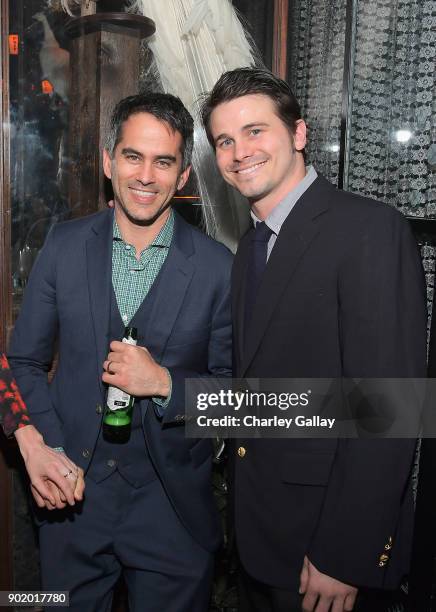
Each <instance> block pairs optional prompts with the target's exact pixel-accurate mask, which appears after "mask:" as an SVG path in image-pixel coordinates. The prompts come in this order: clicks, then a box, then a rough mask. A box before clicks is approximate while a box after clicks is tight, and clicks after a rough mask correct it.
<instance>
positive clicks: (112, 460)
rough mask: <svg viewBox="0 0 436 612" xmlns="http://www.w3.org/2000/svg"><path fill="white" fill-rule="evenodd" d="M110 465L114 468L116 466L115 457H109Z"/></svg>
mask: <svg viewBox="0 0 436 612" xmlns="http://www.w3.org/2000/svg"><path fill="white" fill-rule="evenodd" d="M107 464H108V466H109V467H110V468H113V467H115V466H116V464H117V462H116V461H115V459H109V461H108V462H107Z"/></svg>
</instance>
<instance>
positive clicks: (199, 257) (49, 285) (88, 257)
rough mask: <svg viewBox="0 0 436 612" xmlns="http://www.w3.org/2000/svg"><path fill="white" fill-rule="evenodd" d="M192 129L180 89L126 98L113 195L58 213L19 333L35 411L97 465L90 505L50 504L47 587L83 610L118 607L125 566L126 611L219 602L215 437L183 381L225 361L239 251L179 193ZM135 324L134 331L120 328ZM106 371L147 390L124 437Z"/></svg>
mask: <svg viewBox="0 0 436 612" xmlns="http://www.w3.org/2000/svg"><path fill="white" fill-rule="evenodd" d="M192 143H193V121H192V118H191V116H190V115H189V113H188V112H187V111H186V109H185V108H184V106H183V105H182V103H181V101H180V100H179V99H178V98H175V97H173V96H170V95H166V94H151V95H137V96H131V97H129V98H126V99H124V100H122V101H121V102H120V103H119V104H118V105H117V107H116V108H115V110H114V114H113V117H112V122H111V130H110V134H109V138H108V143H107V149H106V150H105V151H104V170H105V174H106V176H107V177H108V178H110V179H111V181H112V185H113V190H114V202H115V204H114V209H111V210H105V211H103V212H99V213H97V214H95V215H92V216H90V217H85V218H81V219H77V220H74V221H70V222H66V223H62V224H59V225H56V226H54V227H53V229H52V230H51V232H50V234H49V236H48V238H47V240H46V243H45V245H44V248H43V250H42V251H41V253H40V256H39V258H38V260H37V262H36V263H35V266H34V269H33V271H32V274H31V278H30V279H29V283H28V287H27V290H26V295H25V298H24V302H23V306H22V309H21V312H20V316H19V318H18V320H17V324H16V327H15V331H14V335H13V339H12V345H11V350H10V362H11V366H12V369H13V372H14V374H15V376H16V378H17V382H18V384H19V385H20V388H21V390H22V393H23V396H24V399H25V401H26V403H27V406H28V409H29V413H30V415H31V418H32V422H33V423H34V424H35V426H36V427H37V428H38V429H39V431H40V432H41V433H42V435H43V436H44V439H45V441H46V443H47V444H49V445H50V446H51V447H54V448H57V449H63V450H65V452H66V453H67V454H68V456H69V457H71V459H72V460H73V461H74V462H75V463H77V465H79V466H80V467H82V468H83V469H84V470H85V472H86V495H85V499H84V501H83V504H81V506H80V507H79V508H77V507H75V508H71V509H65V510H62V511H53V512H51V513H49V512H48V511H46V512H45V515H40V516H39V520H40V523H41V526H40V549H41V571H42V583H43V588H44V589H53V590H68V591H69V592H70V608H71V609H72V610H77V611H79V610H80V612H87V611H89V612H91V611H95V612H102V611H104V610H108V609H109V608H110V604H111V599H112V589H113V586H114V584H115V583H116V581H117V580H118V578H119V576H120V573H121V572H123V574H124V578H125V581H126V583H127V587H128V593H129V604H130V609H131V611H134V610H141V611H144V612H162V611H163V610H165V612H194V611H196V612H204V611H205V610H207V607H208V599H209V594H210V583H211V574H212V557H213V553H214V551H215V550H216V549H217V547H218V546H219V544H220V540H221V535H220V529H219V521H218V516H217V512H216V509H215V506H214V501H213V497H212V490H211V483H210V471H211V450H212V448H211V442H210V440H192V439H187V438H186V437H185V435H184V412H185V406H184V381H185V379H186V378H190V377H191V378H192V377H198V376H212V375H213V376H226V375H228V374H229V372H230V367H231V357H230V355H231V325H230V307H229V284H230V276H229V275H230V267H231V259H232V257H231V254H230V253H229V252H228V251H227V249H226V248H225V247H223V246H222V245H219V244H218V243H216V242H214V241H213V240H212V239H210V238H208V237H207V236H205V235H203V234H202V233H201V232H199V231H198V230H197V229H194V228H193V227H191V226H190V225H188V224H187V223H186V222H185V221H183V220H182V219H181V218H180V217H179V216H178V215H177V214H176V213H175V212H174V211H172V209H171V206H170V202H171V199H172V197H173V195H174V193H175V192H176V190H178V189H181V188H182V187H183V186H184V184H185V183H186V181H187V179H188V176H189V171H190V158H191V151H192ZM211 270H213V274H211ZM126 325H129V326H133V327H136V328H137V330H138V345H137V346H136V347H135V346H131V345H127V344H124V343H122V342H120V341H119V340H120V339H121V338H122V336H123V332H124V328H125V326H126ZM56 339H57V342H58V355H59V361H58V365H57V370H56V374H55V377H54V379H53V381H52V383H51V384H50V385H49V384H48V383H47V373H48V371H49V369H50V364H51V361H52V358H53V354H54V344H55V340H56ZM108 384H110V385H114V386H117V387H119V388H121V389H123V390H124V391H126V392H127V393H129V394H131V395H133V396H134V397H135V398H136V402H135V406H134V410H133V422H132V431H131V436H130V440H129V441H128V443H126V444H118V445H117V444H111V443H109V442H107V441H106V440H105V439H104V438H103V435H102V428H101V425H102V413H103V412H104V406H105V397H106V389H107V385H108Z"/></svg>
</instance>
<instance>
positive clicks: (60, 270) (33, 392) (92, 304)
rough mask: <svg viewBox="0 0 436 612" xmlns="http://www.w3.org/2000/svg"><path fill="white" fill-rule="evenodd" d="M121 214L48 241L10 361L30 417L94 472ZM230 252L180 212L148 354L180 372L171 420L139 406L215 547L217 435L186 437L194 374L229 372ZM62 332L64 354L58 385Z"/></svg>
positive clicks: (171, 476) (84, 221)
mask: <svg viewBox="0 0 436 612" xmlns="http://www.w3.org/2000/svg"><path fill="white" fill-rule="evenodd" d="M112 225H113V211H110V210H107V211H103V212H99V213H97V214H95V215H92V216H89V217H85V218H81V219H77V220H74V221H69V222H66V223H61V224H59V225H56V226H54V227H53V229H52V230H51V232H50V234H49V236H48V237H47V240H46V243H45V245H44V248H43V249H42V251H41V253H40V255H39V257H38V259H37V261H36V263H35V265H34V268H33V270H32V274H31V276H30V279H29V283H28V286H27V289H26V294H25V297H24V301H23V305H22V308H21V312H20V316H19V317H18V320H17V323H16V326H15V331H14V334H13V337H12V343H11V349H10V363H11V368H12V370H13V372H14V375H15V376H16V379H17V382H18V384H19V387H20V389H21V391H22V394H23V397H24V399H25V401H26V403H27V406H28V410H29V413H30V414H31V418H32V422H33V423H34V425H35V426H36V427H37V429H39V431H40V432H41V433H42V435H43V436H44V439H45V442H46V443H47V444H48V445H50V446H53V447H57V446H63V447H64V448H65V450H66V452H67V454H68V455H69V456H70V457H71V459H72V460H73V461H75V462H76V463H77V464H78V465H80V466H81V467H82V468H83V469H84V470H85V471H86V469H87V467H88V465H89V462H90V460H91V458H92V452H93V449H94V447H95V444H96V441H97V437H98V434H99V430H100V426H101V418H102V416H101V406H103V405H104V402H105V396H106V389H105V385H104V384H103V383H102V380H101V375H102V365H103V361H104V360H105V358H106V355H107V353H108V348H109V343H110V341H111V340H113V338H110V337H109V334H108V330H109V311H110V295H111V290H112V289H111V286H112V276H111V269H112ZM231 264H232V256H231V254H230V252H229V251H228V250H227V249H226V248H225V247H223V246H222V245H220V244H218V243H217V242H215V241H213V240H212V239H211V238H209V237H207V236H205V235H204V234H202V233H201V232H200V231H198V230H197V229H195V228H193V227H191V226H190V225H189V224H187V223H186V222H185V221H184V220H183V219H182V218H181V217H179V216H178V215H177V214H176V217H175V227H174V237H173V242H172V244H171V247H170V250H169V253H168V256H167V259H166V261H165V263H164V265H163V267H162V269H161V272H160V274H159V278H158V280H159V282H158V285H157V287H156V294H155V300H154V303H153V309H152V313H151V316H150V317H149V319H148V320H147V321H144V323H143V325H144V326H147V327H146V330H147V331H146V333H145V334H144V335H146V336H147V338H148V339H149V344H148V346H147V348H148V350H149V351H150V352H151V354H152V355H153V357H154V359H156V360H157V361H158V362H159V363H160V364H162V365H164V366H166V367H167V368H168V369H169V371H170V373H171V377H172V382H173V388H172V396H171V400H170V402H169V405H168V407H167V408H166V410H165V412H164V415H163V417H160V415H159V410H158V409H157V407H156V406H155V405H153V402H152V401H151V400H150V399H147V398H144V400H143V401H141V402H140V406H141V414H142V418H143V422H144V431H145V435H146V440H147V445H148V448H149V452H150V456H151V459H152V461H153V464H154V466H155V468H156V469H157V471H158V474H159V477H160V479H161V481H162V483H163V485H164V487H165V490H166V492H167V494H168V496H169V498H170V500H171V502H172V503H173V505H174V507H175V509H176V511H177V513H178V515H179V516H180V518H181V520H182V521H183V522H184V524H185V526H186V527H187V528H188V530H189V531H190V532H191V534H192V535H193V536H194V538H195V539H196V540H197V541H198V542H199V543H200V544H201V545H202V546H203V547H205V548H206V549H208V550H214V549H216V547H217V546H218V545H219V542H220V530H219V527H218V524H219V523H218V519H217V513H216V510H215V507H214V502H213V498H212V489H211V483H210V470H211V450H212V445H211V442H210V440H207V439H205V440H194V439H188V438H186V437H185V435H184V420H183V415H184V412H185V398H184V381H185V378H188V377H191V378H193V377H197V376H227V375H229V374H230V371H231V319H230V301H229V289H230V268H231ZM56 339H57V342H58V345H57V352H58V355H59V361H58V364H57V369H56V374H55V376H54V379H53V381H52V383H51V384H48V382H47V374H48V371H49V369H50V367H51V363H52V359H53V354H54V352H55V341H56Z"/></svg>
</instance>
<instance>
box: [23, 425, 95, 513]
mask: <svg viewBox="0 0 436 612" xmlns="http://www.w3.org/2000/svg"><path fill="white" fill-rule="evenodd" d="M15 438H16V440H17V442H18V446H19V448H20V452H21V455H22V457H23V459H24V463H25V466H26V470H27V473H28V475H29V478H30V488H31V491H32V495H33V497H34V499H35V502H36V504H37V505H38V506H39V507H40V508H47V509H48V510H55V509H58V510H61V509H62V508H65V507H66V505H67V504H69V505H70V506H74V504H75V502H76V501H82V499H83V491H84V489H85V480H84V475H83V470H82V469H81V468H79V467H77V465H76V464H75V463H73V462H72V461H71V460H70V459H69V458H68V457H67V455H66V454H65V453H61V452H57V451H55V450H53V449H52V448H50V447H49V446H47V445H46V444H45V443H44V440H43V437H42V436H41V434H40V433H39V432H38V431H37V430H36V429H35V427H33V425H26V426H25V427H21V428H20V429H17V431H16V432H15Z"/></svg>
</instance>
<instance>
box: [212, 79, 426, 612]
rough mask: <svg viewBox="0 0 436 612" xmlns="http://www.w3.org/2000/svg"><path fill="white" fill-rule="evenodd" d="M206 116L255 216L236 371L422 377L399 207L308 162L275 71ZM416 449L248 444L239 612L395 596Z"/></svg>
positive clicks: (351, 443)
mask: <svg viewBox="0 0 436 612" xmlns="http://www.w3.org/2000/svg"><path fill="white" fill-rule="evenodd" d="M203 121H204V125H205V127H206V131H207V134H208V138H209V141H210V143H211V145H212V146H213V147H214V149H215V152H216V159H217V163H218V167H219V169H220V171H221V174H222V175H223V177H224V179H225V180H226V181H227V182H228V183H229V184H230V185H232V186H233V187H235V188H236V189H237V190H238V191H239V192H241V193H242V194H243V195H245V196H246V197H247V199H248V201H249V203H250V206H251V214H252V219H253V223H254V226H255V227H253V229H251V230H250V231H249V232H248V233H247V234H246V235H245V236H244V237H243V238H242V240H241V242H240V244H239V248H238V252H237V254H236V256H235V263H234V266H233V272H232V317H233V331H234V356H235V358H234V371H235V375H236V376H237V377H238V378H242V377H246V378H332V379H335V378H338V379H341V378H342V377H344V378H369V379H372V378H377V379H386V378H387V379H389V378H423V377H425V372H426V365H425V362H426V314H427V313H426V299H425V283H424V275H423V271H422V266H421V261H420V258H419V253H418V249H417V245H416V241H415V240H414V238H413V235H412V232H411V230H410V227H409V225H408V223H407V221H406V220H405V219H404V218H403V217H402V216H401V214H399V213H398V212H397V211H396V210H394V209H393V208H391V207H389V206H387V205H385V204H383V203H381V202H375V201H373V200H369V199H366V198H363V197H361V196H358V195H355V194H351V193H347V192H344V191H338V190H337V189H335V188H334V187H333V186H332V185H331V184H330V183H329V182H328V181H326V180H325V179H324V178H323V177H322V176H321V175H319V174H318V173H317V172H316V170H315V168H314V167H313V166H310V167H309V168H306V167H305V158H304V148H305V145H306V125H305V122H304V121H303V119H302V116H301V111H300V107H299V104H298V102H297V100H296V99H295V97H294V95H293V93H292V91H291V90H290V88H289V86H288V85H287V83H285V82H284V81H282V80H281V79H278V78H276V77H275V76H274V75H273V74H271V73H270V72H268V71H266V70H260V69H251V68H243V69H237V70H234V71H230V72H227V73H225V74H224V75H223V76H222V77H221V78H220V79H219V80H218V82H217V83H216V85H215V86H214V88H213V90H212V92H211V93H210V95H209V96H208V98H207V99H206V100H205V102H204V107H203ZM408 408H409V409H410V410H411V411H412V410H414V406H413V404H411V405H410V406H408ZM414 448H415V441H414V440H413V439H401V440H395V439H390V440H387V439H386V440H368V439H358V440H357V439H288V440H285V439H281V440H278V439H260V440H258V439H240V440H238V441H237V444H236V445H235V448H234V450H233V453H232V459H233V464H234V465H233V467H234V477H233V479H232V492H233V495H232V497H233V502H234V509H235V512H234V524H235V532H236V542H237V548H238V552H239V558H240V561H241V566H242V572H241V578H242V579H241V608H240V609H241V612H242V611H243V612H291V611H298V610H301V609H303V610H304V611H305V612H309V611H310V612H311V611H316V612H329V611H333V612H343V611H345V610H346V611H349V610H351V609H353V607H354V605H355V602H356V601H357V603H356V609H359V610H363V609H365V610H367V611H368V612H375V610H377V609H386V599H387V598H388V597H387V596H386V594H385V591H386V590H388V589H394V588H396V587H397V586H398V585H399V583H400V580H401V578H402V576H403V575H404V574H405V573H406V572H407V570H408V565H409V556H410V546H411V539H412V529H413V521H412V516H413V501H412V489H411V478H410V476H411V469H412V464H413V458H414ZM358 590H359V595H358V596H357V599H356V595H357V593H358ZM359 600H360V601H359Z"/></svg>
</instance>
